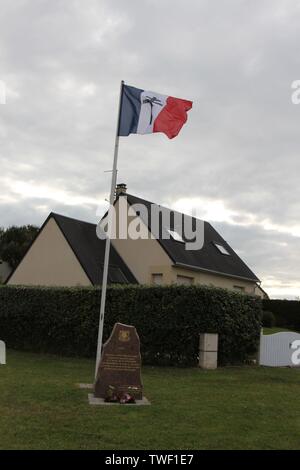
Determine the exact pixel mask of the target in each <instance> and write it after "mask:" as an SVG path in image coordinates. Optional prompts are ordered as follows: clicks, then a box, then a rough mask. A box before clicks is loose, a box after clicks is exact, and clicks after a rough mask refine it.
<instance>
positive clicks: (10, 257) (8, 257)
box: [0, 225, 39, 268]
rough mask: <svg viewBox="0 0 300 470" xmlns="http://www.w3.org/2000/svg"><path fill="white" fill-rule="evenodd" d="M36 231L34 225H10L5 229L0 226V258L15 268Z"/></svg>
mask: <svg viewBox="0 0 300 470" xmlns="http://www.w3.org/2000/svg"><path fill="white" fill-rule="evenodd" d="M38 231H39V229H38V227H36V226H35V225H23V226H22V227H16V226H12V227H9V228H7V229H6V230H5V229H3V228H0V259H2V260H3V261H6V262H7V263H8V264H9V265H10V266H11V267H12V268H15V267H16V266H17V265H18V264H19V262H20V261H21V259H22V258H23V256H24V254H25V252H26V250H27V248H28V247H29V245H30V244H31V242H32V240H33V239H34V238H35V236H36V234H37V233H38Z"/></svg>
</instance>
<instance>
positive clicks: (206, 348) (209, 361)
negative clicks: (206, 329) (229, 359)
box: [199, 333, 218, 369]
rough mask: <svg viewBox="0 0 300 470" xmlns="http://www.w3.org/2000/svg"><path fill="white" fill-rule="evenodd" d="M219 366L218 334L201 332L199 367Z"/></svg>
mask: <svg viewBox="0 0 300 470" xmlns="http://www.w3.org/2000/svg"><path fill="white" fill-rule="evenodd" d="M217 366H218V334H217V333H201V334H200V345H199V367H201V369H216V368H217Z"/></svg>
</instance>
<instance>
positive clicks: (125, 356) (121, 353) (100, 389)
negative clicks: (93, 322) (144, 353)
mask: <svg viewBox="0 0 300 470" xmlns="http://www.w3.org/2000/svg"><path fill="white" fill-rule="evenodd" d="M110 389H114V391H115V393H116V394H117V395H120V394H125V393H128V394H130V395H132V396H134V398H135V399H137V400H142V398H143V386H142V380H141V353H140V339H139V337H138V334H137V331H136V329H135V327H134V326H130V325H123V324H122V323H116V324H115V325H114V328H113V331H112V333H111V335H110V337H109V339H108V340H107V341H106V343H105V344H104V345H103V350H102V355H101V360H100V364H99V367H98V372H97V378H96V382H95V388H94V396H95V397H96V398H103V399H105V398H107V395H108V393H109V390H110Z"/></svg>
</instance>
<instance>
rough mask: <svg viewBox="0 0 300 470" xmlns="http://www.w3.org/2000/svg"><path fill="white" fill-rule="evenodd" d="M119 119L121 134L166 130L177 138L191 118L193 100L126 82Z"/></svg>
mask: <svg viewBox="0 0 300 470" xmlns="http://www.w3.org/2000/svg"><path fill="white" fill-rule="evenodd" d="M121 99H122V101H121V111H120V120H119V132H118V135H120V136H127V135H129V134H152V133H153V132H163V133H164V134H166V135H167V136H168V137H169V139H173V137H176V136H177V135H178V133H179V131H180V129H181V128H182V126H183V124H184V123H185V122H186V120H187V111H189V110H190V109H191V108H192V106H193V103H192V101H187V100H182V99H180V98H174V97H173V96H167V95H160V94H159V93H155V92H153V91H146V90H140V89H139V88H134V87H132V86H128V85H123V90H122V98H121Z"/></svg>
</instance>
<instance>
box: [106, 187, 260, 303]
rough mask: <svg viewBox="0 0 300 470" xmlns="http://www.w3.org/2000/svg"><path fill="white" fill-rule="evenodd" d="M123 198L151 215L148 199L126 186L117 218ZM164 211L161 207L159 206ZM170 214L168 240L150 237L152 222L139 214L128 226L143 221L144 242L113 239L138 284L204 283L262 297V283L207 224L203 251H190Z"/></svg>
mask: <svg viewBox="0 0 300 470" xmlns="http://www.w3.org/2000/svg"><path fill="white" fill-rule="evenodd" d="M121 198H123V200H124V199H125V200H126V204H127V205H128V208H129V207H130V206H132V207H134V206H137V207H139V206H141V207H145V208H146V209H147V214H148V215H150V214H151V205H155V204H153V203H151V202H149V201H147V200H145V199H141V198H139V197H136V196H133V195H130V194H128V193H127V190H126V185H124V184H121V185H118V187H117V198H116V201H115V203H114V207H115V210H116V214H117V216H116V218H117V219H118V213H119V206H120V201H121ZM157 207H158V208H159V209H161V207H160V206H157ZM163 210H164V211H166V212H169V213H170V221H171V226H170V227H168V229H170V234H172V235H171V236H170V238H169V239H165V238H163V237H162V236H160V237H159V238H153V237H152V238H151V232H152V226H151V224H152V219H151V216H149V217H148V220H145V217H143V216H142V213H143V212H142V211H137V212H136V213H135V216H131V217H130V216H129V217H128V224H130V221H131V220H132V219H134V218H135V217H138V218H139V219H140V226H141V227H140V231H141V232H142V231H143V232H145V231H148V234H149V236H148V237H147V238H145V239H142V238H141V239H131V238H130V237H126V238H120V237H116V239H112V245H113V246H114V248H115V249H116V250H117V251H118V253H119V254H120V256H121V257H122V259H123V260H124V262H125V263H126V264H127V266H129V267H130V270H131V271H132V273H133V275H134V276H135V278H136V279H137V281H138V283H139V284H159V285H166V284H174V283H176V284H186V285H189V284H202V285H212V286H218V287H223V288H226V289H230V290H235V291H239V292H245V293H247V294H251V295H259V296H262V295H263V294H262V291H261V290H260V289H259V283H260V280H259V279H258V277H257V276H256V275H255V274H254V273H253V271H251V269H250V268H249V267H248V266H247V265H246V264H245V263H244V261H243V260H242V259H241V258H240V257H239V256H238V255H237V254H236V253H235V251H234V250H233V249H232V248H231V246H230V245H229V244H228V243H227V242H226V241H225V240H224V239H223V238H222V237H221V235H220V234H219V233H218V232H217V231H216V230H215V229H214V228H213V227H212V225H211V224H210V223H208V222H204V245H203V247H202V248H201V249H198V250H191V251H187V250H186V249H185V241H184V240H183V239H181V238H180V236H177V233H176V232H174V226H173V225H172V213H173V211H171V210H170V209H167V208H163ZM168 231H169V230H168Z"/></svg>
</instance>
